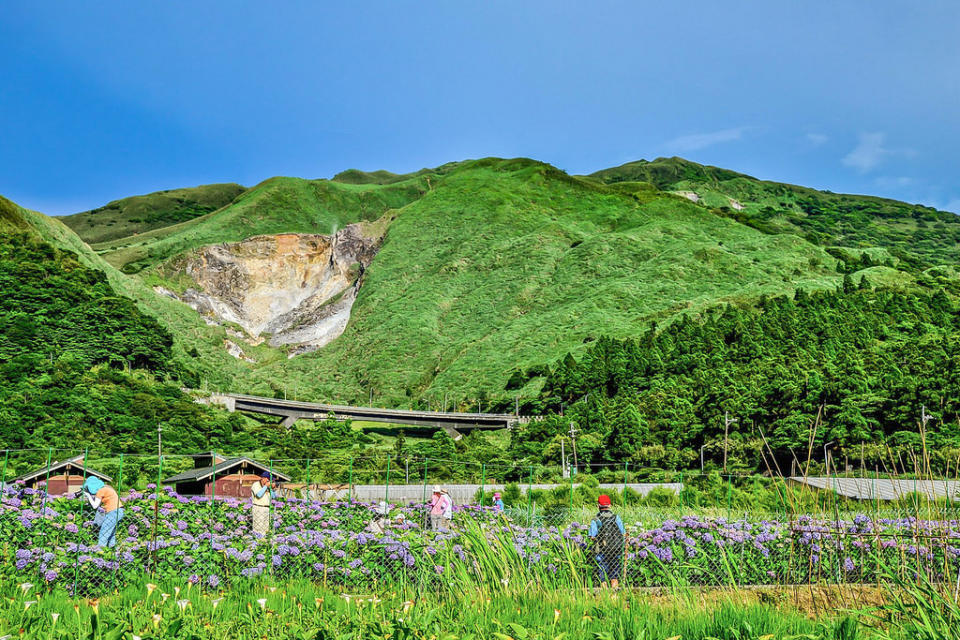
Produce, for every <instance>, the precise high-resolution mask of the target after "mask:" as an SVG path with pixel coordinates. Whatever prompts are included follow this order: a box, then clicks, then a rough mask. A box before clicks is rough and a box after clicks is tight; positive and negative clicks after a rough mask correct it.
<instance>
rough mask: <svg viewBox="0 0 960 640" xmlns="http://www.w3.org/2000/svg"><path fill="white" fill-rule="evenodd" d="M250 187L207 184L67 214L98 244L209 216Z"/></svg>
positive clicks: (79, 232)
mask: <svg viewBox="0 0 960 640" xmlns="http://www.w3.org/2000/svg"><path fill="white" fill-rule="evenodd" d="M245 190H246V188H245V187H242V186H241V185H239V184H234V183H227V184H206V185H201V186H199V187H192V188H186V189H169V190H167V191H157V192H156V193H149V194H146V195H142V196H131V197H129V198H122V199H120V200H114V201H113V202H109V203H107V204H105V205H104V206H102V207H98V208H96V209H92V210H90V211H83V212H81V213H75V214H73V215H71V216H63V217H62V218H61V221H62V222H63V223H64V224H65V225H67V226H68V227H70V228H71V229H73V230H74V231H75V232H76V233H77V235H78V236H80V237H81V238H82V239H83V241H84V242H86V243H88V244H97V243H103V242H110V241H115V240H119V239H120V238H126V237H128V236H136V235H138V234H141V233H144V232H146V231H152V230H153V229H159V228H162V227H168V226H170V225H174V224H178V223H180V222H186V221H187V220H192V219H193V218H196V217H199V216H203V215H206V214H208V213H211V212H212V211H216V210H217V209H219V208H221V207H225V206H226V205H228V204H230V203H231V202H233V200H234V198H236V197H237V196H239V195H240V194H241V193H243V192H244V191H245Z"/></svg>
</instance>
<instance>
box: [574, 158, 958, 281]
mask: <svg viewBox="0 0 960 640" xmlns="http://www.w3.org/2000/svg"><path fill="white" fill-rule="evenodd" d="M590 177H591V178H593V179H596V180H599V181H602V182H604V183H618V182H623V181H645V182H649V183H651V184H653V185H654V186H656V187H657V188H659V189H663V190H665V191H678V192H693V193H696V194H697V196H698V197H699V198H700V202H701V203H702V204H703V205H704V206H705V207H707V208H710V209H712V210H714V212H716V213H719V214H720V215H727V216H730V217H732V218H734V219H736V220H737V221H738V222H741V223H743V224H747V225H749V226H752V227H755V228H757V229H759V230H761V231H764V232H765V233H772V234H780V233H787V234H796V235H799V236H802V237H804V238H806V239H807V240H809V241H811V242H813V243H814V244H818V245H821V246H831V245H836V246H838V247H845V248H854V249H856V248H877V247H882V248H884V249H885V253H887V254H890V255H892V256H894V257H895V258H896V259H897V260H898V261H900V262H902V263H903V266H906V267H908V268H912V269H915V270H921V269H924V268H929V267H932V266H936V265H941V264H956V263H957V262H958V260H960V216H958V215H956V214H954V213H950V212H947V211H937V210H936V209H933V208H931V207H926V206H922V205H913V204H908V203H906V202H899V201H896V200H890V199H886V198H878V197H875V196H865V195H848V194H836V193H831V192H828V191H817V190H815V189H810V188H808V187H800V186H796V185H791V184H784V183H780V182H770V181H765V180H757V179H756V178H753V177H751V176H748V175H745V174H742V173H737V172H734V171H730V170H727V169H720V168H718V167H710V166H704V165H699V164H696V163H694V162H689V161H687V160H684V159H682V158H658V159H656V160H654V161H650V162H648V161H646V160H639V161H636V162H630V163H627V164H624V165H621V166H619V167H613V168H610V169H604V170H602V171H598V172H596V173H594V174H591V176H590ZM733 201H735V203H736V204H738V205H739V206H741V207H742V210H740V211H738V210H736V208H735V205H734V202H733ZM864 266H870V265H869V264H867V265H864Z"/></svg>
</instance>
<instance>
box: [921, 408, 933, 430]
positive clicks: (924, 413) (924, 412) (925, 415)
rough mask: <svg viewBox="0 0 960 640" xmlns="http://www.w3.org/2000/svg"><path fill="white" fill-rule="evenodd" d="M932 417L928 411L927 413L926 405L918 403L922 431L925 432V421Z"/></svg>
mask: <svg viewBox="0 0 960 640" xmlns="http://www.w3.org/2000/svg"><path fill="white" fill-rule="evenodd" d="M931 418H933V416H931V415H930V414H929V413H927V405H925V404H922V405H920V422H921V424H923V432H924V433H926V432H927V422H928V421H929V420H930V419H931Z"/></svg>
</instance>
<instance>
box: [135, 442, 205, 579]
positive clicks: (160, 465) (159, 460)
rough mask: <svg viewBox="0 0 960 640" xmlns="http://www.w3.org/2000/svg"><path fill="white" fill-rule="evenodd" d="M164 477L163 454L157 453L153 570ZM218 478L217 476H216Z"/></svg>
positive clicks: (152, 569)
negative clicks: (161, 488)
mask: <svg viewBox="0 0 960 640" xmlns="http://www.w3.org/2000/svg"><path fill="white" fill-rule="evenodd" d="M162 477H163V454H162V453H160V452H158V453H157V484H156V485H155V488H154V491H153V545H152V546H153V564H152V565H151V572H153V571H156V570H157V520H158V519H159V517H160V479H161V478H162ZM214 480H216V477H214Z"/></svg>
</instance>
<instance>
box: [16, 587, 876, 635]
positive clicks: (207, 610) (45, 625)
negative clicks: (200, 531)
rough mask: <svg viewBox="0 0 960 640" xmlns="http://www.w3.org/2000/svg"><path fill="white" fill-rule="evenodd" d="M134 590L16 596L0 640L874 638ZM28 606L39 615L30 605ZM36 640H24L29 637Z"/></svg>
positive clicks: (453, 606)
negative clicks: (88, 596)
mask: <svg viewBox="0 0 960 640" xmlns="http://www.w3.org/2000/svg"><path fill="white" fill-rule="evenodd" d="M148 582H149V580H148V579H145V580H144V584H143V585H140V586H137V587H131V588H129V589H126V590H124V591H122V592H120V593H118V594H116V595H111V596H108V597H104V598H101V599H99V600H96V601H94V600H85V599H60V598H52V597H43V596H42V594H41V593H38V591H37V589H36V588H35V587H33V586H32V585H29V586H28V587H27V588H26V589H21V588H20V586H19V585H16V584H8V585H6V586H5V588H4V589H3V595H4V598H3V600H2V602H0V633H3V634H7V635H9V636H10V637H15V636H16V637H19V636H21V635H22V634H21V633H20V630H21V629H26V630H29V637H31V638H37V639H42V640H48V639H53V638H90V639H91V640H119V639H121V638H132V637H141V638H144V639H146V638H150V639H151V640H162V639H178V640H179V639H181V638H196V639H200V638H223V639H224V640H230V639H236V640H241V639H244V640H253V639H254V638H277V639H283V638H312V639H316V640H325V639H328V638H330V639H332V638H337V639H341V640H352V639H358V640H359V639H361V638H363V639H366V638H387V639H394V638H395V639H401V638H425V639H426V638H435V639H438V640H439V639H443V640H479V639H490V640H508V639H515V640H547V639H551V640H560V639H573V638H593V639H596V640H608V639H609V640H665V639H667V638H676V639H678V640H679V639H681V638H682V639H683V640H720V639H722V640H760V639H764V640H772V639H773V638H776V639H777V640H800V639H801V638H803V639H804V640H855V639H856V638H869V637H871V636H870V635H868V634H867V633H866V632H865V631H864V632H861V630H860V629H859V628H858V625H857V623H856V621H855V620H850V619H844V618H842V617H841V616H838V615H837V614H836V613H828V614H826V615H823V616H821V619H820V620H810V619H808V618H807V617H805V616H804V615H803V614H802V613H801V612H799V611H797V610H796V609H791V608H790V607H789V606H785V605H774V604H759V603H758V602H757V601H756V599H755V598H751V597H749V596H743V595H738V594H731V595H729V596H725V597H721V598H713V599H711V601H710V602H708V603H704V602H698V598H697V597H696V596H695V595H690V596H687V597H675V598H651V597H648V596H644V595H638V594H628V593H621V594H616V595H614V594H610V593H589V592H577V593H569V592H555V593H542V592H538V591H535V592H533V593H525V594H524V593H517V594H510V595H505V594H503V593H498V592H497V591H490V592H487V591H477V592H469V593H458V594H448V593H445V589H444V588H443V586H442V584H440V585H438V590H437V591H436V592H433V593H429V594H412V593H389V594H388V593H384V594H376V595H374V594H340V593H336V592H334V591H332V590H328V589H324V588H323V587H322V586H321V585H318V584H313V583H310V582H306V581H288V582H278V583H277V584H276V585H275V586H266V587H264V586H258V587H256V588H250V589H245V590H244V589H236V590H233V591H229V592H225V593H217V592H202V591H201V590H200V589H198V588H196V587H190V586H188V585H187V584H167V583H162V582H161V583H159V584H157V585H155V586H154V585H150V586H149V587H148V586H147V584H148ZM28 603H29V604H28ZM24 637H26V636H24Z"/></svg>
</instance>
